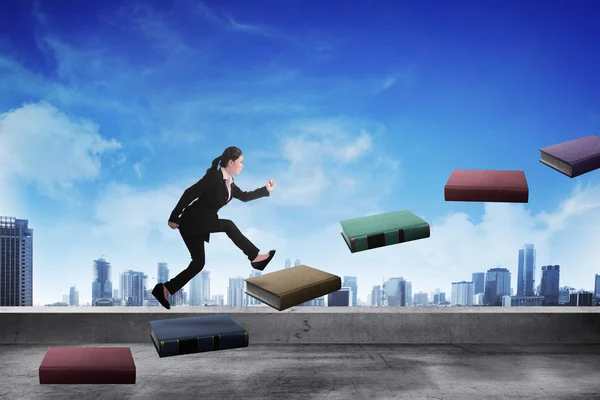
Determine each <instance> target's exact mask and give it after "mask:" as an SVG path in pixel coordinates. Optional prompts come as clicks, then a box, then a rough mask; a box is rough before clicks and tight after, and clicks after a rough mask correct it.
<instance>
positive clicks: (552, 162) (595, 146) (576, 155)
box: [540, 136, 600, 178]
mask: <svg viewBox="0 0 600 400" xmlns="http://www.w3.org/2000/svg"><path fill="white" fill-rule="evenodd" d="M540 153H541V158H540V162H541V163H542V164H546V165H547V166H549V167H550V168H553V169H555V170H557V171H558V172H561V173H563V174H565V175H566V176H568V177H569V178H575V177H576V176H579V175H583V174H585V173H588V172H590V171H594V170H596V169H598V168H600V137H598V136H586V137H582V138H579V139H575V140H569V141H568V142H563V143H559V144H555V145H552V146H547V147H544V148H541V149H540Z"/></svg>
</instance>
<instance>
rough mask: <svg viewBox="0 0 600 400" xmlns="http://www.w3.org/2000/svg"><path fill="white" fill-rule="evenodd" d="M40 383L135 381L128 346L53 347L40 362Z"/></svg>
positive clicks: (133, 367) (119, 382)
mask: <svg viewBox="0 0 600 400" xmlns="http://www.w3.org/2000/svg"><path fill="white" fill-rule="evenodd" d="M39 373H40V383H41V384H57V383H58V384H132V383H135V362H134V361H133V356H132V354H131V350H130V349H129V347H51V348H49V349H48V351H47V352H46V356H45V357H44V360H43V361H42V364H41V365H40V370H39Z"/></svg>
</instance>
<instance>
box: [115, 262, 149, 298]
mask: <svg viewBox="0 0 600 400" xmlns="http://www.w3.org/2000/svg"><path fill="white" fill-rule="evenodd" d="M147 278H148V277H147V276H146V275H145V274H144V273H143V272H140V271H132V270H129V271H126V272H123V273H122V274H121V279H120V282H119V283H120V290H119V292H120V293H121V300H123V305H125V306H134V307H141V306H143V305H144V300H145V297H146V296H145V293H146V279H147Z"/></svg>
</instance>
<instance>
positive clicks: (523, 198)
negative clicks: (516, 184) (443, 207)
mask: <svg viewBox="0 0 600 400" xmlns="http://www.w3.org/2000/svg"><path fill="white" fill-rule="evenodd" d="M444 200H445V201H466V202H485V203H527V202H528V201H529V188H527V187H524V188H522V189H518V190H516V189H513V190H505V189H481V188H459V187H446V188H444Z"/></svg>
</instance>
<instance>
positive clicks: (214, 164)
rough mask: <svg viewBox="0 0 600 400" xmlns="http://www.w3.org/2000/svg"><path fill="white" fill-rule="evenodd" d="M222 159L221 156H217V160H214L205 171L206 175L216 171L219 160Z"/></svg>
mask: <svg viewBox="0 0 600 400" xmlns="http://www.w3.org/2000/svg"><path fill="white" fill-rule="evenodd" d="M222 158H223V156H219V157H217V158H215V159H214V160H213V162H212V164H211V166H210V168H208V169H207V170H206V173H207V174H208V173H209V172H210V171H213V170H216V169H217V167H218V165H219V161H221V159H222Z"/></svg>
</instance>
